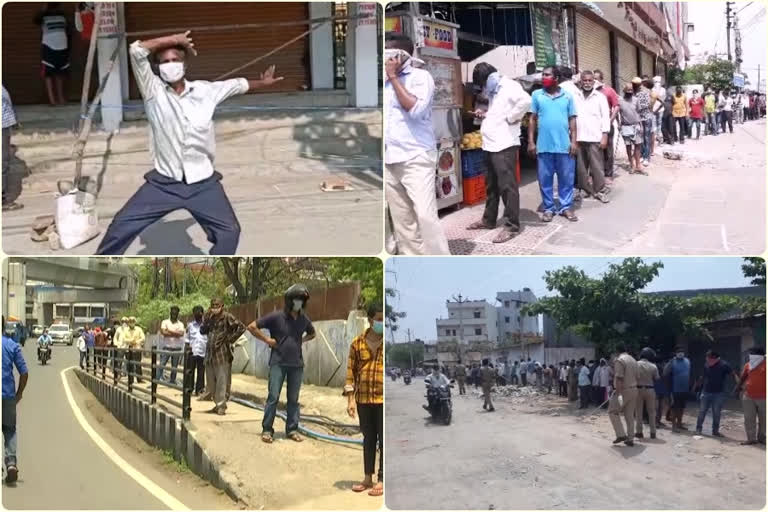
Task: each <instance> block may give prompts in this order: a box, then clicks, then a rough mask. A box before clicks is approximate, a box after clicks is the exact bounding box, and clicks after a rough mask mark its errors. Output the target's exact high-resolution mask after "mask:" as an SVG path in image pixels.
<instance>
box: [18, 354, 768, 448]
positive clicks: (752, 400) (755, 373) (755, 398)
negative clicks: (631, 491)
mask: <svg viewBox="0 0 768 512" xmlns="http://www.w3.org/2000/svg"><path fill="white" fill-rule="evenodd" d="M3 346H5V343H3ZM3 361H5V358H3ZM3 364H5V363H3ZM3 389H5V385H3ZM742 390H743V394H742V395H741V406H742V410H743V411H744V430H745V431H746V433H747V440H746V441H743V442H742V443H741V444H743V445H752V444H757V443H760V444H765V349H764V348H762V347H753V348H751V349H750V350H749V361H747V363H746V364H745V365H744V369H743V370H742V371H741V377H740V378H739V383H738V385H737V386H736V389H735V392H736V394H737V395H738V394H739V393H741V392H742Z"/></svg>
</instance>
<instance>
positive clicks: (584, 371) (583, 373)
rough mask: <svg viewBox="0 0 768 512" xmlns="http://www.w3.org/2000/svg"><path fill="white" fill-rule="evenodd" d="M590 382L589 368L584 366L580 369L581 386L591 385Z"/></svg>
mask: <svg viewBox="0 0 768 512" xmlns="http://www.w3.org/2000/svg"><path fill="white" fill-rule="evenodd" d="M590 384H592V383H591V382H590V381H589V368H587V367H586V366H582V367H581V370H579V386H589V385H590Z"/></svg>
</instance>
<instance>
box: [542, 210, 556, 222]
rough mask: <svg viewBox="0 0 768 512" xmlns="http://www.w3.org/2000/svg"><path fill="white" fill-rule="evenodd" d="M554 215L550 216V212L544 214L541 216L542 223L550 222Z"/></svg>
mask: <svg viewBox="0 0 768 512" xmlns="http://www.w3.org/2000/svg"><path fill="white" fill-rule="evenodd" d="M553 217H554V215H552V212H544V214H543V215H542V216H541V221H542V222H552V218H553Z"/></svg>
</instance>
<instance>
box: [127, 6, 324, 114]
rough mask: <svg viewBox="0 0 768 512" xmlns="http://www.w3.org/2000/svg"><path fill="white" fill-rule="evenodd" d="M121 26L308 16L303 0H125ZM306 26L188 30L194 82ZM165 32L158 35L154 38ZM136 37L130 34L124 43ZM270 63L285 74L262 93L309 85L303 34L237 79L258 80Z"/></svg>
mask: <svg viewBox="0 0 768 512" xmlns="http://www.w3.org/2000/svg"><path fill="white" fill-rule="evenodd" d="M124 5H125V24H126V30H127V31H128V32H139V31H144V30H156V29H163V28H182V27H191V28H192V27H200V26H216V25H237V24H247V23H269V22H279V21H293V20H296V21H299V20H306V19H308V18H309V8H308V5H307V4H306V3H270V2H259V3H249V2H202V3H194V2H189V3H184V4H178V3H173V2H157V3H155V2H125V4H124ZM308 28H309V27H308V26H307V25H291V26H267V27H263V28H257V29H242V30H220V31H219V30H217V31H211V32H198V33H195V32H194V31H193V32H192V38H193V39H194V41H195V48H197V51H198V55H197V57H192V59H191V60H190V62H189V76H190V78H191V79H193V80H212V79H214V78H216V77H217V76H219V75H222V74H224V73H226V72H228V71H231V70H232V69H234V68H236V67H238V66H241V65H243V64H245V63H246V62H248V61H250V60H253V59H255V58H256V57H259V56H260V55H264V54H265V53H268V52H270V51H272V50H273V49H274V48H275V47H277V46H279V45H281V44H283V43H286V42H287V41H289V40H290V39H292V38H294V37H296V36H298V35H299V34H301V33H302V32H304V31H306V30H307V29H308ZM161 35H165V34H158V35H157V36H147V37H146V38H150V37H159V36H161ZM134 39H135V38H129V39H128V41H129V43H130V42H131V41H133V40H134ZM272 64H274V65H275V66H276V68H277V75H278V76H282V77H285V79H284V80H283V81H281V82H278V83H277V84H275V85H274V86H271V87H268V88H265V89H264V90H263V92H281V91H282V92H285V91H297V90H304V89H305V88H306V89H309V88H310V86H311V83H310V74H309V37H308V36H307V37H304V38H302V39H300V40H299V41H296V42H295V43H293V44H292V45H290V46H288V47H287V48H284V49H282V50H280V51H279V52H277V53H276V54H274V55H272V56H270V57H267V58H266V59H264V60H263V61H260V62H258V63H256V64H255V65H253V66H252V67H249V68H246V69H244V70H242V71H240V72H238V73H237V74H236V75H235V76H236V77H245V78H250V79H257V78H258V77H259V73H261V72H262V71H264V69H266V67H267V66H269V65H272ZM130 94H131V98H133V99H136V98H138V97H139V94H138V90H137V89H136V84H135V82H134V79H133V76H132V74H131V77H130Z"/></svg>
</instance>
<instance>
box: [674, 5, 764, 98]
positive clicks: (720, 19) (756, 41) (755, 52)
mask: <svg viewBox="0 0 768 512" xmlns="http://www.w3.org/2000/svg"><path fill="white" fill-rule="evenodd" d="M748 4H750V2H736V3H735V5H734V6H733V9H734V11H736V12H737V13H738V17H739V25H740V26H742V27H744V26H746V25H747V24H748V23H749V22H750V20H751V19H753V18H754V17H755V16H756V15H758V14H759V13H760V12H761V11H764V10H765V8H766V3H765V2H764V1H760V0H758V1H755V2H751V5H748ZM766 19H768V18H767V17H766V16H765V15H763V17H762V18H761V20H760V21H759V22H758V23H756V24H755V25H752V27H751V28H750V29H749V30H744V31H742V33H741V49H742V56H741V58H742V59H743V60H744V62H742V64H741V67H742V71H743V72H745V73H746V74H747V76H748V78H749V79H750V81H751V82H752V85H753V87H756V86H757V66H758V65H760V66H761V68H762V71H761V77H762V78H766V76H767V75H768V70H766V58H767V57H768V54H767V53H766V45H768V30H766V27H767V24H766ZM688 21H689V22H691V23H693V24H694V27H695V30H694V31H693V32H691V33H690V35H689V40H688V46H689V49H690V50H691V54H692V55H693V54H698V53H701V52H703V51H705V50H706V51H709V53H710V54H711V53H713V52H717V53H723V54H724V55H723V57H724V58H725V57H726V56H727V52H728V46H727V43H726V41H727V39H726V30H725V2H713V1H707V0H702V1H695V2H690V3H689V6H688ZM733 37H734V36H733V33H731V52H733V51H734V50H733V48H734V46H733V45H734V39H733Z"/></svg>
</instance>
